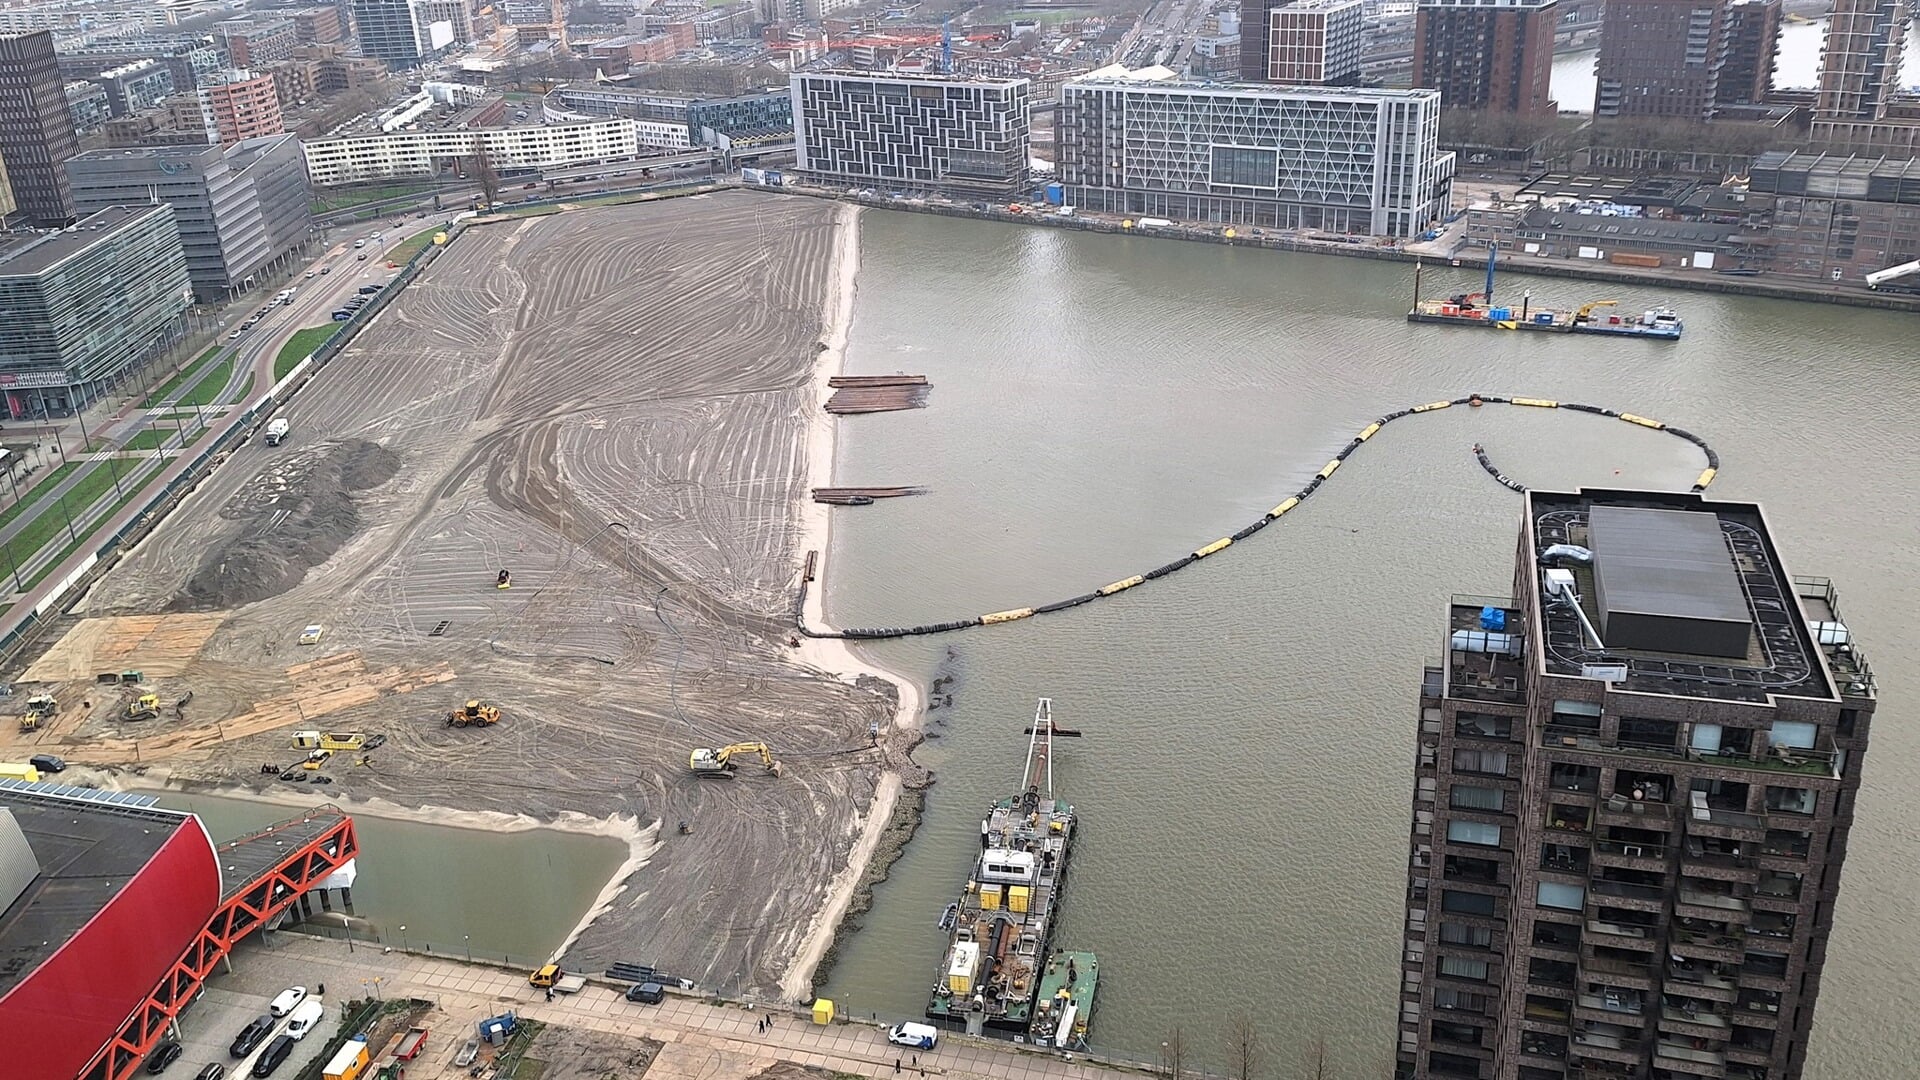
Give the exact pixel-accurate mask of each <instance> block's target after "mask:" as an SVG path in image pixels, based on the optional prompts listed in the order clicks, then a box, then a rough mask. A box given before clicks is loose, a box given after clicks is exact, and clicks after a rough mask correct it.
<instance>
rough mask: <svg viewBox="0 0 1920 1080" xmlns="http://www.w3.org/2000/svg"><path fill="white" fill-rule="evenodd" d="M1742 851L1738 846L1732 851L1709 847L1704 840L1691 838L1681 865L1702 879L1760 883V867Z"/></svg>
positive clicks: (1688, 840) (1688, 839) (1695, 837)
mask: <svg viewBox="0 0 1920 1080" xmlns="http://www.w3.org/2000/svg"><path fill="white" fill-rule="evenodd" d="M1741 850H1742V849H1741V848H1740V847H1739V846H1738V845H1735V846H1734V849H1733V850H1731V851H1729V850H1725V849H1723V848H1714V847H1708V846H1707V844H1706V843H1705V840H1704V838H1702V837H1697V836H1690V837H1688V838H1687V845H1686V848H1685V854H1684V855H1683V856H1682V863H1681V865H1682V867H1683V868H1684V869H1685V870H1686V872H1688V873H1690V874H1697V875H1698V876H1700V877H1707V878H1714V879H1717V880H1722V881H1744V882H1749V883H1751V882H1755V881H1758V880H1759V879H1760V868H1759V866H1758V865H1756V864H1755V863H1754V861H1753V857H1752V856H1749V855H1743V854H1740V851H1741Z"/></svg>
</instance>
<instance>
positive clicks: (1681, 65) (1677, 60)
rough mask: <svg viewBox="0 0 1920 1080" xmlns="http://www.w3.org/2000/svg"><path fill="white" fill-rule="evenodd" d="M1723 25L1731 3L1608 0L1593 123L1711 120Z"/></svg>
mask: <svg viewBox="0 0 1920 1080" xmlns="http://www.w3.org/2000/svg"><path fill="white" fill-rule="evenodd" d="M1726 19H1727V4H1726V0H1711V2H1706V3H1703V2H1701V0H1607V32H1606V33H1605V34H1604V35H1602V37H1601V39H1600V59H1599V62H1598V64H1597V66H1596V68H1595V72H1596V77H1597V78H1598V79H1599V81H1600V88H1599V94H1598V96H1597V97H1596V98H1595V99H1594V105H1593V114H1594V116H1596V117H1599V118H1602V119H1609V118H1615V117H1644V118H1647V119H1654V120H1682V121H1706V120H1711V119H1713V113H1714V104H1715V101H1716V100H1717V99H1718V96H1719V88H1720V71H1721V60H1722V56H1723V53H1724V50H1725V45H1726V39H1725V34H1726Z"/></svg>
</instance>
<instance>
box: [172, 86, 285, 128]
mask: <svg viewBox="0 0 1920 1080" xmlns="http://www.w3.org/2000/svg"><path fill="white" fill-rule="evenodd" d="M172 111H173V126H174V127H175V128H176V129H178V130H179V131H181V132H183V133H194V134H197V135H199V136H201V137H203V138H204V139H205V140H206V141H207V142H210V143H237V142H241V141H242V140H245V139H258V138H261V137H263V136H266V135H278V134H279V133H280V132H282V131H285V130H286V127H285V125H284V124H283V123H282V122H281V117H280V94H279V90H278V87H277V86H276V84H275V82H274V79H273V75H272V74H271V73H269V72H264V71H223V72H221V73H220V74H218V75H214V76H210V77H208V78H207V80H206V81H205V82H204V83H203V84H202V85H201V86H200V88H199V89H198V90H195V91H194V92H193V93H192V94H187V95H182V96H180V97H178V98H175V99H174V101H173V103H172Z"/></svg>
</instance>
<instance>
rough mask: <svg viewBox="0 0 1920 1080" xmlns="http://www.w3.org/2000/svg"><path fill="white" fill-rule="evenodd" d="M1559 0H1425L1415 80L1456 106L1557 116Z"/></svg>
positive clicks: (1417, 20)
mask: <svg viewBox="0 0 1920 1080" xmlns="http://www.w3.org/2000/svg"><path fill="white" fill-rule="evenodd" d="M1559 18H1560V9H1559V7H1558V6H1557V5H1556V3H1555V0H1493V2H1491V3H1480V2H1477V0H1421V3H1420V9H1419V11H1418V13H1417V14H1416V15H1415V17H1414V28H1413V85H1415V86H1418V87H1426V88H1430V89H1434V90H1438V91H1440V100H1442V101H1443V102H1445V103H1446V107H1447V108H1449V109H1485V110H1489V111H1492V112H1509V113H1519V114H1521V115H1524V116H1552V115H1553V114H1554V113H1555V112H1556V111H1557V110H1558V106H1557V105H1556V104H1555V102H1554V100H1553V91H1552V86H1551V85H1550V84H1551V81H1552V76H1553V30H1554V24H1555V23H1556V22H1557V21H1558V20H1559Z"/></svg>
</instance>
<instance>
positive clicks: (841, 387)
mask: <svg viewBox="0 0 1920 1080" xmlns="http://www.w3.org/2000/svg"><path fill="white" fill-rule="evenodd" d="M827 384H828V385H829V386H832V387H834V388H835V389H834V391H833V396H832V397H830V398H828V399H827V411H828V412H830V413H833V414H834V415H836V416H847V415H852V414H855V413H873V412H893V411H895V410H898V409H924V408H926V405H927V392H928V391H929V390H931V389H932V387H931V386H929V385H928V383H927V377H926V376H925V375H835V376H833V377H832V378H830V379H828V380H827Z"/></svg>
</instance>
